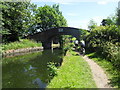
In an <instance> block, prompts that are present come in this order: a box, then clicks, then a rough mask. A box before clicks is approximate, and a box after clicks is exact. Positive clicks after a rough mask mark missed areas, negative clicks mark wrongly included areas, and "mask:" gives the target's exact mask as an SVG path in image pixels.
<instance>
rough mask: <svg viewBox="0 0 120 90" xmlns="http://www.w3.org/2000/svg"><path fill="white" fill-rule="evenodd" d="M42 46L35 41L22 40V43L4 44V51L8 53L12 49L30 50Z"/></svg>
mask: <svg viewBox="0 0 120 90" xmlns="http://www.w3.org/2000/svg"><path fill="white" fill-rule="evenodd" d="M40 46H42V44H41V43H37V42H35V41H31V40H28V39H21V40H20V41H16V42H12V43H8V44H2V50H3V51H7V50H11V49H20V48H29V47H40Z"/></svg>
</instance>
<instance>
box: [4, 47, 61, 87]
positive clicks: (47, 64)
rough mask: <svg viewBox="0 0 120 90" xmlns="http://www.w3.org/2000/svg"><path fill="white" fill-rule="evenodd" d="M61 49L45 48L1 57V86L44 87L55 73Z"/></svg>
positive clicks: (59, 61)
mask: <svg viewBox="0 0 120 90" xmlns="http://www.w3.org/2000/svg"><path fill="white" fill-rule="evenodd" d="M62 58H63V53H62V50H59V49H56V50H53V51H52V50H45V51H40V52H34V53H29V54H24V55H19V56H14V57H6V58H3V59H2V88H45V87H46V86H47V85H48V84H49V82H50V81H51V80H52V79H53V78H54V76H55V75H57V72H56V69H57V68H59V67H60V66H61V63H62V60H63V59H62Z"/></svg>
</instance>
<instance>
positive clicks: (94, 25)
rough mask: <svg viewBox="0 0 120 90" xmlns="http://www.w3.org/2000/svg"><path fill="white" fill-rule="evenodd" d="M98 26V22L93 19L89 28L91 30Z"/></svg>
mask: <svg viewBox="0 0 120 90" xmlns="http://www.w3.org/2000/svg"><path fill="white" fill-rule="evenodd" d="M96 26H97V23H96V22H95V21H94V20H93V19H91V20H90V22H89V25H88V28H89V30H90V31H91V30H92V29H94V28H95V27H96Z"/></svg>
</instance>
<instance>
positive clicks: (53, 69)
mask: <svg viewBox="0 0 120 90" xmlns="http://www.w3.org/2000/svg"><path fill="white" fill-rule="evenodd" d="M47 64H48V65H47V67H48V71H49V72H50V74H49V77H51V78H53V77H54V76H56V75H57V69H58V68H57V67H56V66H55V64H56V63H53V62H49V63H47Z"/></svg>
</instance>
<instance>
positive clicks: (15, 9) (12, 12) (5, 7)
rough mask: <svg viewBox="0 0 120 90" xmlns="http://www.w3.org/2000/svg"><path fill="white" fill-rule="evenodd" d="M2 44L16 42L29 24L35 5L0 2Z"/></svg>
mask: <svg viewBox="0 0 120 90" xmlns="http://www.w3.org/2000/svg"><path fill="white" fill-rule="evenodd" d="M0 5H1V6H2V26H1V27H2V30H3V31H5V32H7V33H8V34H4V33H2V34H3V42H13V41H18V40H19V37H20V36H22V35H24V33H25V32H26V30H27V28H28V26H29V25H30V23H31V16H32V11H33V9H34V8H35V5H33V4H31V3H30V2H1V3H0Z"/></svg>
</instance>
